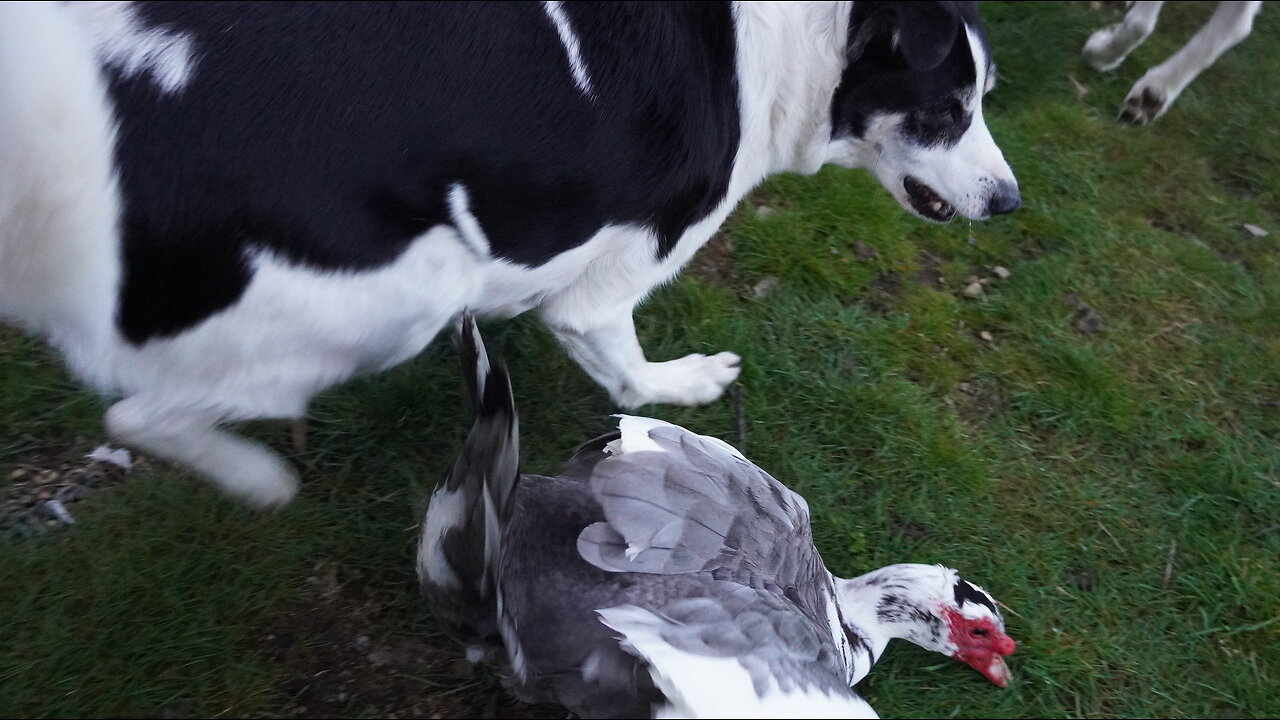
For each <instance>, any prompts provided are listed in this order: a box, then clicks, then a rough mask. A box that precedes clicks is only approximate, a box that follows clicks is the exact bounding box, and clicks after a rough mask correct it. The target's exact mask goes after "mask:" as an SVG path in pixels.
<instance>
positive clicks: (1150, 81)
mask: <svg viewBox="0 0 1280 720" xmlns="http://www.w3.org/2000/svg"><path fill="white" fill-rule="evenodd" d="M1177 96H1178V93H1177V91H1175V90H1174V89H1173V88H1172V87H1170V83H1169V82H1168V81H1167V79H1166V78H1165V77H1164V76H1163V74H1161V73H1157V72H1155V71H1154V70H1153V71H1151V72H1148V73H1147V74H1146V75H1144V76H1142V79H1141V80H1139V81H1138V82H1137V83H1135V84H1134V86H1133V89H1132V90H1130V91H1129V95H1128V96H1127V97H1125V99H1124V105H1121V106H1120V116H1119V118H1118V119H1119V120H1120V121H1121V122H1127V123H1130V124H1132V125H1146V124H1147V123H1149V122H1151V121H1153V120H1155V119H1156V118H1158V117H1160V116H1161V115H1163V114H1164V113H1165V111H1166V110H1168V109H1169V106H1170V105H1172V104H1173V99H1174V98H1176V97H1177Z"/></svg>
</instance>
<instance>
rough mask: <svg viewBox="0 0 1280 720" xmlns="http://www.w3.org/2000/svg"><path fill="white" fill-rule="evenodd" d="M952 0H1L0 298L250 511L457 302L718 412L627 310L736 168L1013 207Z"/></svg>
mask: <svg viewBox="0 0 1280 720" xmlns="http://www.w3.org/2000/svg"><path fill="white" fill-rule="evenodd" d="M993 78H994V68H993V65H992V62H991V58H990V54H989V52H988V50H987V47H986V44H985V41H984V39H983V31H982V27H981V24H980V22H979V19H978V16H977V12H976V9H975V8H974V6H973V3H937V2H928V3H856V4H853V3H848V2H845V3H804V2H801V3H671V4H666V3H649V2H645V3H599V4H597V3H559V2H544V3H510V4H508V3H474V4H472V3H453V2H449V3H406V4H394V3H388V4H383V3H371V2H359V3H350V4H346V3H318V4H293V3H232V2H218V3H203V2H184V3H172V4H167V3H127V2H109V3H85V4H80V3H70V4H66V5H61V4H43V3H13V4H9V3H6V4H3V5H0V315H3V316H5V317H7V318H8V319H10V320H11V321H14V322H17V323H18V324H20V325H22V326H24V327H26V328H27V329H29V330H31V331H34V332H37V333H40V334H42V335H44V336H45V337H47V338H48V339H49V340H50V341H51V342H52V343H53V344H54V345H55V346H56V347H57V348H59V349H60V350H61V351H62V353H63V354H64V355H65V357H66V358H67V360H68V362H69V364H70V366H71V367H72V368H73V369H74V371H75V372H76V373H77V374H78V375H79V376H81V377H82V378H84V379H85V380H87V381H88V382H90V383H91V384H92V385H94V386H95V387H97V388H98V389H99V390H101V391H103V392H105V393H108V394H113V395H117V396H120V397H122V399H121V400H120V401H119V402H117V403H116V404H115V405H114V406H112V407H111V409H110V411H109V412H108V413H107V427H108V431H109V432H110V434H111V435H112V436H113V437H115V438H116V439H118V440H119V441H122V442H124V443H127V444H131V445H133V446H135V447H137V448H139V449H141V450H144V451H146V452H149V453H151V454H153V455H156V456H159V457H162V458H167V459H169V460H172V461H175V462H178V463H181V464H183V465H185V466H187V467H190V468H193V469H195V470H197V471H199V472H201V473H203V474H205V475H207V476H208V477H209V478H211V479H212V480H213V481H214V482H216V483H217V484H218V485H219V486H220V487H221V488H222V489H223V490H225V491H226V492H228V493H230V494H232V495H234V496H237V497H239V498H240V499H241V500H243V501H245V502H247V503H249V504H251V505H254V506H260V507H267V506H273V505H279V504H282V503H284V502H287V501H288V500H289V499H290V498H291V497H292V496H293V495H294V493H295V491H296V480H295V476H294V473H293V471H292V470H291V469H290V467H289V466H288V465H287V464H286V463H285V461H284V460H283V459H282V458H281V457H279V456H278V455H277V454H276V453H274V452H272V451H270V450H268V449H267V448H265V447H263V446H261V445H259V444H257V443H252V442H249V441H247V440H245V439H243V438H240V437H238V436H236V435H233V434H231V433H229V432H226V431H224V430H221V429H218V426H219V425H220V424H222V423H226V422H232V421H238V420H245V419H249V418H263V417H276V418H296V417H301V416H303V415H304V414H305V412H306V407H307V402H308V400H309V398H311V397H312V396H313V395H314V394H315V393H317V392H319V391H321V390H323V389H325V388H327V387H330V386H332V385H334V384H336V383H339V382H342V381H344V380H346V379H348V378H350V377H352V376H353V375H355V374H358V373H363V372H371V371H376V370H380V369H383V368H387V367H390V366H392V365H395V364H396V363H399V362H401V361H403V360H406V359H408V358H410V357H412V356H414V355H415V354H416V353H418V352H419V351H420V350H422V348H423V347H424V346H425V345H426V344H427V343H428V342H429V341H430V340H431V339H432V338H433V337H434V336H435V335H436V333H437V332H438V331H439V330H440V329H441V328H442V327H445V326H446V324H447V323H448V322H449V321H450V319H452V318H454V317H456V316H457V315H458V313H459V312H460V311H461V310H462V309H463V308H471V309H472V310H473V311H475V312H478V313H481V314H486V315H497V316H512V315H516V314H518V313H521V312H524V311H526V310H536V311H537V312H538V314H539V316H540V317H541V318H542V320H543V321H544V322H545V323H546V324H547V325H548V326H549V327H550V328H551V329H552V331H553V332H554V333H555V335H556V337H557V338H559V340H560V341H561V342H562V343H563V345H564V346H565V348H566V349H567V350H568V351H569V354H570V355H571V356H572V357H573V358H574V359H575V360H577V361H578V362H579V363H580V364H581V365H582V367H583V368H584V369H585V370H586V371H587V372H588V373H589V374H590V375H591V376H592V377H593V378H595V379H596V380H597V381H598V382H599V383H600V384H601V385H603V386H604V387H605V388H606V389H607V390H608V391H609V393H610V394H611V396H612V397H613V398H614V400H615V401H617V402H618V403H619V404H620V405H623V406H626V407H634V406H637V405H643V404H645V403H652V402H664V403H680V404H695V403H704V402H708V401H710V400H713V399H715V398H716V397H718V396H719V395H720V394H721V392H722V391H723V390H724V388H725V386H726V385H727V384H728V383H730V382H732V381H733V380H734V379H735V378H736V377H737V375H738V357H737V356H736V355H734V354H732V353H728V352H723V353H720V354H717V355H711V356H704V355H689V356H686V357H683V358H680V359H677V360H671V361H667V362H649V361H647V360H646V359H645V356H644V353H643V351H642V350H641V348H640V343H639V341H638V340H637V339H636V334H635V328H634V326H633V324H632V310H633V309H634V308H635V306H636V305H637V304H638V303H639V302H640V301H641V300H643V299H644V298H645V296H646V295H647V294H648V293H649V292H651V291H652V290H653V289H654V288H655V287H657V286H658V285H661V284H662V283H664V282H666V281H668V280H670V279H671V278H672V277H673V276H674V275H675V274H676V272H677V271H678V270H679V269H680V267H681V266H682V265H683V264H684V263H685V262H686V261H687V260H689V258H690V256H691V255H692V254H693V253H694V251H696V250H697V249H698V248H699V247H700V246H701V245H702V244H703V243H705V242H706V241H707V240H708V239H709V238H710V237H711V235H712V233H713V232H714V231H715V230H716V228H717V227H718V226H719V225H720V223H721V222H722V221H723V220H724V218H725V217H726V216H727V215H728V213H729V212H730V211H731V210H732V209H733V207H734V206H735V205H736V204H737V203H738V201H739V200H740V199H741V198H742V197H743V195H744V194H746V193H747V191H749V190H750V189H751V188H752V187H753V186H755V185H756V184H757V183H759V182H760V181H761V180H762V179H763V178H765V177H766V176H768V175H770V174H772V173H776V172H781V171H796V172H802V173H812V172H815V171H816V170H817V169H818V168H819V167H821V166H822V165H823V164H824V163H836V164H839V165H843V166H846V167H863V168H866V169H868V170H870V171H871V172H872V173H873V174H874V175H875V176H876V177H877V178H878V179H879V180H880V182H881V183H882V184H883V185H884V187H885V188H886V189H887V190H889V192H890V193H892V194H893V195H894V197H896V198H897V199H898V200H899V202H900V203H901V204H902V205H903V206H904V207H906V208H907V209H909V210H911V211H912V212H914V213H916V214H917V215H920V216H922V217H924V218H926V219H930V220H934V221H946V220H949V219H950V218H951V217H952V216H954V215H955V214H961V215H964V216H966V217H970V218H985V217H988V216H990V215H992V214H996V213H1003V212H1008V211H1010V210H1012V209H1013V208H1015V207H1016V206H1017V205H1018V203H1019V197H1018V191H1017V185H1016V183H1015V181H1014V178H1013V175H1012V173H1011V171H1010V169H1009V166H1008V165H1007V164H1006V163H1005V161H1004V158H1003V156H1002V155H1001V152H1000V150H999V148H997V147H996V144H995V143H994V141H993V140H992V138H991V135H990V133H989V132H988V130H987V127H986V125H985V123H984V122H983V116H982V98H983V95H984V94H985V93H986V92H987V91H988V90H990V88H991V86H992V82H993Z"/></svg>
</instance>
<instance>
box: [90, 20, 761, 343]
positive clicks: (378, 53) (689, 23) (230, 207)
mask: <svg viewBox="0 0 1280 720" xmlns="http://www.w3.org/2000/svg"><path fill="white" fill-rule="evenodd" d="M563 8H564V11H565V13H566V14H567V16H568V17H569V21H570V24H571V25H572V27H573V30H574V32H575V34H576V35H577V37H578V39H579V43H580V52H581V57H582V59H583V61H584V64H585V65H586V67H587V72H588V74H589V77H590V81H591V84H592V88H593V90H594V97H593V98H590V99H589V98H587V97H584V95H583V93H582V92H581V90H579V88H578V87H577V86H576V85H575V84H574V80H573V77H572V75H571V72H570V67H569V64H568V60H567V58H566V53H565V49H564V46H563V45H562V44H561V41H560V39H559V36H558V34H557V32H556V29H555V27H554V25H553V24H552V23H551V21H550V20H549V19H548V18H547V16H546V14H545V12H544V10H543V8H542V6H541V4H540V3H452V2H441V3H426V2H421V3H368V2H358V3H357V2H352V3H315V4H293V3H248V2H216V3H213V2H186V3H142V4H141V5H140V17H141V19H142V21H143V23H144V24H146V25H148V26H155V25H161V26H164V27H165V28H166V29H167V30H169V31H173V32H183V33H187V34H189V35H190V36H191V38H192V42H193V47H194V49H195V52H194V69H193V71H192V73H191V77H190V81H189V84H188V85H187V86H186V87H185V88H183V89H182V90H181V91H179V92H176V93H172V94H164V93H162V92H161V91H160V90H159V89H158V88H157V87H156V86H155V84H154V82H153V81H152V79H151V78H150V77H149V75H148V74H146V73H143V74H140V75H137V76H134V77H124V76H122V75H121V74H119V73H114V74H111V75H110V93H111V98H112V100H113V102H114V105H115V111H116V114H117V116H118V119H119V123H120V131H119V136H118V138H119V139H118V145H117V152H116V156H117V164H118V166H119V169H120V174H121V180H122V186H123V194H124V199H125V217H124V225H123V227H124V236H125V237H124V250H123V257H124V280H123V283H122V288H121V298H120V308H119V315H118V318H117V322H118V323H119V325H120V328H121V330H122V331H123V333H124V335H125V336H126V337H127V338H128V339H129V340H131V341H132V342H134V343H142V342H144V341H146V340H147V339H149V338H153V337H163V336H168V335H173V334H175V333H178V332H181V331H182V330H184V329H186V328H188V327H190V326H192V325H193V324H195V323H197V322H200V321H201V320H203V319H204V318H206V317H208V316H209V315H211V314H212V313H215V312H217V311H219V310H221V309H224V308H226V307H228V306H230V305H231V304H233V303H234V302H236V300H237V299H238V298H239V297H240V295H241V294H242V293H243V291H244V289H245V287H246V286H247V284H248V282H249V280H250V269H249V267H248V265H247V258H248V254H249V253H251V252H253V251H254V250H257V249H263V250H267V251H269V252H271V253H273V254H275V255H277V256H280V257H282V258H284V259H286V260H288V261H290V262H293V263H299V264H303V265H306V266H309V267H312V268H317V269H322V270H362V269H370V268H376V267H379V266H382V265H385V264H387V263H390V262H392V261H394V260H395V259H396V258H397V257H399V256H400V254H401V253H402V252H403V251H404V250H405V248H406V246H407V245H408V243H409V241H410V240H411V239H413V238H414V237H416V236H418V235H420V234H422V233H423V232H424V231H426V230H427V229H428V228H431V227H433V226H436V225H439V224H443V223H446V222H448V221H449V211H448V206H447V202H446V195H447V193H448V190H449V187H450V186H451V185H452V184H453V183H461V184H462V185H463V186H464V187H465V188H466V190H467V192H468V195H469V198H470V205H471V211H472V213H473V214H474V215H475V216H476V218H477V219H478V221H479V223H480V225H481V227H482V228H483V229H484V232H485V234H486V235H487V236H488V239H489V241H490V244H491V247H492V249H493V251H494V253H495V255H497V256H498V257H501V258H504V259H507V260H510V261H513V262H517V263H521V264H525V265H531V266H533V265H540V264H542V263H545V262H547V261H548V260H550V259H552V258H553V257H555V256H557V255H559V254H560V253H563V252H565V251H566V250H569V249H572V248H574V247H577V246H578V245H581V244H582V243H583V242H585V241H586V240H587V239H588V238H590V237H591V236H592V235H593V234H594V233H595V232H596V231H597V230H599V229H600V228H601V227H602V226H604V225H606V224H611V223H615V224H639V225H644V226H648V227H651V228H653V229H654V230H655V231H656V233H657V235H658V237H659V253H660V254H661V255H665V254H666V253H668V252H669V251H670V250H671V248H672V246H673V245H674V244H675V242H676V241H677V240H678V239H679V237H680V236H681V234H683V232H684V231H685V229H686V228H688V227H689V226H690V225H691V224H693V223H696V222H697V221H699V220H701V219H702V218H703V217H705V216H706V215H707V214H708V213H709V212H710V211H711V210H712V209H713V208H714V207H716V205H718V204H719V203H720V202H721V200H722V199H723V198H724V195H725V192H726V190H727V188H728V182H729V175H730V172H731V170H732V165H733V160H734V157H735V155H736V153H737V149H738V143H739V137H740V127H739V117H738V86H737V77H736V70H735V37H734V28H733V22H732V17H731V13H730V8H729V5H728V4H727V3H640V2H633V3H566V4H565V5H564V6H563Z"/></svg>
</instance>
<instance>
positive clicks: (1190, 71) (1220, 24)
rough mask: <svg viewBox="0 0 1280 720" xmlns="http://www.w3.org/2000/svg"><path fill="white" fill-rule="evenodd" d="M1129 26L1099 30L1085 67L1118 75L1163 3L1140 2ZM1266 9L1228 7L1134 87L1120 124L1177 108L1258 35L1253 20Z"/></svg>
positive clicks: (1251, 4) (1254, 0) (1255, 1)
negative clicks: (1219, 63) (1196, 84)
mask: <svg viewBox="0 0 1280 720" xmlns="http://www.w3.org/2000/svg"><path fill="white" fill-rule="evenodd" d="M1131 4H1132V7H1130V8H1129V11H1128V12H1127V13H1125V16H1124V20H1121V21H1120V22H1118V23H1116V24H1114V25H1109V26H1107V27H1105V28H1102V29H1101V30H1098V31H1097V32H1095V33H1094V34H1093V35H1090V36H1089V40H1088V41H1087V42H1086V43H1085V45H1084V54H1083V57H1084V61H1085V62H1086V63H1088V64H1089V65H1091V66H1093V67H1094V68H1097V69H1098V70H1113V69H1115V68H1117V67H1119V66H1120V63H1122V62H1124V59H1125V58H1126V57H1128V56H1129V53H1131V52H1133V51H1134V49H1135V48H1137V47H1138V46H1139V45H1141V44H1142V41H1144V40H1146V39H1147V37H1148V36H1149V35H1151V31H1152V30H1155V29H1156V20H1157V19H1158V18H1159V17H1160V9H1161V8H1162V7H1163V6H1164V3H1163V2H1135V3H1131ZM1261 9H1262V3H1261V2H1260V0H1250V1H1248V2H1223V3H1219V4H1218V8H1217V10H1215V11H1214V13H1213V16H1212V17H1210V18H1209V21H1208V22H1206V23H1205V24H1204V26H1203V27H1201V28H1200V30H1199V32H1197V33H1196V34H1195V35H1194V36H1193V37H1192V38H1191V40H1190V41H1189V42H1187V44H1186V45H1184V46H1182V49H1180V50H1178V52H1176V53H1174V54H1173V55H1172V56H1170V57H1169V59H1168V60H1165V61H1164V62H1162V63H1160V64H1159V65H1156V66H1155V67H1153V68H1151V69H1150V70H1147V72H1146V74H1145V75H1143V76H1142V78H1141V79H1139V80H1138V82H1136V83H1134V85H1133V88H1132V89H1131V90H1129V94H1128V95H1127V96H1125V99H1124V104H1123V105H1121V106H1120V118H1119V119H1120V120H1123V121H1125V122H1129V123H1132V124H1134V125H1146V124H1147V123H1149V122H1151V121H1153V120H1155V119H1156V118H1158V117H1160V116H1161V115H1163V114H1165V112H1166V111H1167V110H1168V109H1169V106H1171V105H1173V101H1174V100H1175V99H1177V97H1178V95H1180V94H1181V93H1182V91H1183V90H1184V89H1185V88H1186V87H1187V85H1189V84H1191V81H1192V80H1195V79H1196V76H1197V75H1199V74H1200V73H1202V72H1204V71H1205V70H1206V69H1208V67H1209V66H1210V65H1212V64H1213V63H1214V61H1216V60H1217V59H1218V58H1219V57H1220V56H1221V55H1222V53H1224V52H1226V51H1227V50H1229V49H1231V48H1232V47H1233V46H1235V45H1236V44H1237V43H1239V42H1240V41H1241V40H1244V39H1245V38H1246V37H1248V36H1249V33H1250V32H1252V31H1253V18H1254V17H1255V16H1256V15H1257V14H1258V11H1259V10H1261Z"/></svg>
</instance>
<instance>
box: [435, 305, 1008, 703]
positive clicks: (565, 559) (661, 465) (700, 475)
mask: <svg viewBox="0 0 1280 720" xmlns="http://www.w3.org/2000/svg"><path fill="white" fill-rule="evenodd" d="M458 344H459V351H460V354H461V358H462V365H463V374H464V376H465V377H466V379H467V384H468V386H469V388H470V394H471V398H472V402H473V405H474V411H475V416H476V417H475V422H474V425H473V427H472V430H471V433H470V435H469V436H468V437H467V439H466V441H465V443H464V445H463V449H462V451H461V454H460V456H459V457H458V459H457V460H456V462H455V463H454V465H453V467H452V469H451V470H450V471H449V472H448V473H447V474H446V475H445V477H444V478H443V479H442V480H441V482H440V483H439V485H438V486H437V487H436V489H435V492H434V493H433V495H432V496H431V500H430V503H429V505H428V508H427V512H426V518H425V520H424V522H423V524H422V535H421V541H420V545H419V549H418V576H419V580H420V582H421V586H422V590H423V593H424V595H425V597H426V598H427V601H428V604H429V605H430V607H431V608H432V610H433V612H434V613H435V615H436V617H437V618H438V619H439V620H440V621H441V623H442V624H443V625H444V626H445V627H446V629H448V630H450V631H451V633H452V634H453V635H455V636H456V637H457V638H458V639H459V640H460V641H461V642H463V643H464V644H465V645H466V647H467V657H468V658H469V659H470V660H472V661H473V662H486V663H488V664H490V665H492V666H494V668H495V669H496V670H497V671H498V673H499V675H500V676H501V677H502V678H503V680H504V682H505V683H506V685H507V686H508V687H509V688H510V689H511V690H512V691H513V693H515V694H516V696H517V697H519V698H521V699H524V700H526V701H529V702H552V703H557V704H560V705H562V706H564V707H566V708H568V709H569V710H570V711H571V712H573V713H575V714H577V715H581V716H587V717H648V716H653V717H675V716H680V717H876V715H875V712H874V711H873V710H872V708H871V706H870V705H868V704H867V703H866V702H865V701H864V700H863V699H862V698H861V697H859V696H858V695H857V694H856V693H855V692H854V691H853V690H852V689H851V686H852V685H853V684H854V683H856V682H858V681H859V680H861V679H862V678H863V677H865V676H866V674H867V672H868V671H869V670H870V669H871V666H872V665H873V664H874V663H875V661H876V660H877V659H878V658H879V657H880V656H881V654H882V652H883V651H884V648H885V646H886V645H887V644H888V642H889V640H891V639H892V638H903V639H905V640H909V641H911V642H913V643H915V644H917V645H919V646H921V647H923V648H926V649H929V650H934V651H936V652H940V653H942V654H944V655H948V656H950V657H953V658H956V659H957V660H960V661H961V662H964V663H966V664H968V665H970V666H972V667H974V668H975V669H977V670H978V671H979V672H981V673H982V674H983V675H984V676H986V677H987V678H988V679H989V680H991V681H992V682H994V683H995V684H997V685H1000V686H1002V687H1003V686H1005V685H1006V684H1007V683H1008V681H1009V678H1010V674H1009V670H1008V667H1007V665H1005V662H1004V656H1005V655H1007V654H1009V653H1011V652H1013V650H1014V648H1015V647H1016V644H1015V643H1014V641H1013V640H1012V639H1010V638H1009V636H1008V635H1006V634H1005V631H1004V620H1003V618H1002V616H1001V614H1000V611H999V610H998V608H997V605H996V603H995V600H994V599H993V598H992V597H991V596H990V595H989V594H987V593H986V592H985V591H984V590H982V589H981V588H980V587H978V586H976V585H973V584H971V583H969V582H967V581H965V580H964V579H962V578H961V577H960V576H959V575H958V574H957V573H956V571H954V570H951V569H948V568H946V567H943V566H941V565H919V564H900V565H890V566H888V567H884V568H881V569H879V570H876V571H874V572H870V573H867V574H866V575H862V576H860V577H857V578H854V579H851V580H845V579H840V578H836V577H834V576H832V575H831V573H830V572H828V571H827V569H826V567H825V566H824V565H823V563H822V559H821V557H820V556H819V554H818V551H817V549H816V548H815V547H814V545H813V539H812V535H811V532H810V526H809V510H808V505H807V504H806V503H805V501H804V499H803V498H802V497H800V496H799V495H797V494H796V493H794V492H792V491H791V490H789V489H787V488H786V487H785V486H783V485H782V484H781V483H780V482H778V481H777V480H775V479H774V478H772V477H771V476H769V475H768V474H767V473H766V472H764V471H763V470H761V469H760V468H758V467H757V466H755V465H754V464H753V463H751V462H750V461H749V460H747V459H746V458H745V457H743V456H742V454H741V453H740V452H738V451H737V450H736V449H735V448H733V447H732V446H730V445H728V444H727V443H725V442H723V441H721V440H718V439H716V438H712V437H705V436H701V435H697V434H694V433H692V432H690V431H688V430H685V429H683V428H680V427H677V426H675V425H671V424H669V423H665V422H663V421H660V420H653V419H649V418H640V417H627V416H621V421H620V422H619V428H618V431H617V432H614V433H610V434H608V435H605V436H603V437H600V438H597V439H595V440H592V441H590V442H588V443H586V444H585V445H583V446H581V447H580V448H578V450H577V451H576V452H575V453H574V454H573V456H572V458H571V459H570V460H569V461H568V462H567V463H566V465H565V466H564V468H563V470H562V471H561V473H560V474H559V475H557V476H555V477H547V476H540V475H521V474H520V472H519V468H518V462H517V456H518V448H519V427H518V422H517V419H516V411H515V405H514V401H513V399H512V396H511V386H510V380H509V377H508V375H507V372H506V369H505V368H504V367H503V366H502V364H501V363H492V364H491V363H490V361H489V359H488V356H487V354H486V352H485V349H484V344H483V342H482V340H481V338H480V335H479V332H478V330H477V328H476V326H475V323H474V321H473V320H472V318H471V317H470V316H464V317H463V319H462V322H461V326H460V329H459V336H458Z"/></svg>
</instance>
